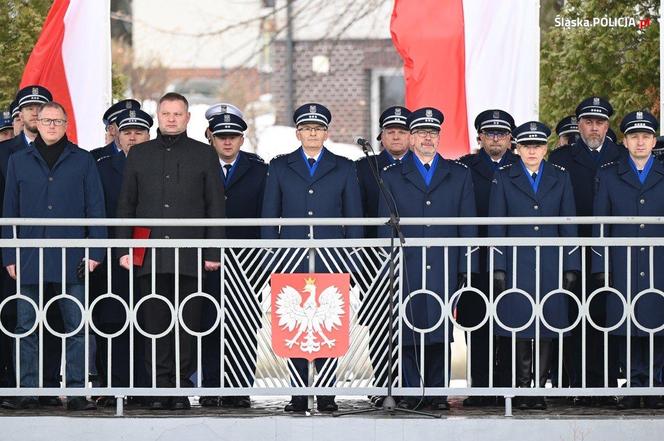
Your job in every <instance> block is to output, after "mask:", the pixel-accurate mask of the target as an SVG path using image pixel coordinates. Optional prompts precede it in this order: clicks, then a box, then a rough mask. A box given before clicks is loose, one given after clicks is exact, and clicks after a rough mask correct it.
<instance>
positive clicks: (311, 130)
mask: <svg viewBox="0 0 664 441" xmlns="http://www.w3.org/2000/svg"><path fill="white" fill-rule="evenodd" d="M297 131H298V132H300V133H302V132H309V133H315V134H319V133H323V132H327V128H326V127H323V126H316V127H298V129H297Z"/></svg>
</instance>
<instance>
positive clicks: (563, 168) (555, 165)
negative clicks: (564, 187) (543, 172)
mask: <svg viewBox="0 0 664 441" xmlns="http://www.w3.org/2000/svg"><path fill="white" fill-rule="evenodd" d="M551 165H553V166H554V167H556V168H558V169H560V170H562V171H567V170H565V167H563V166H562V165H558V164H554V163H553V162H552V163H551Z"/></svg>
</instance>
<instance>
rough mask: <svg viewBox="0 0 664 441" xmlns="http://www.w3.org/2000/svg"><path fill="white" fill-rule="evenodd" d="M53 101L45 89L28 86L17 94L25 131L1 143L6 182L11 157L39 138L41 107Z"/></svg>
mask: <svg viewBox="0 0 664 441" xmlns="http://www.w3.org/2000/svg"><path fill="white" fill-rule="evenodd" d="M52 100H53V96H52V95H51V92H49V91H48V89H46V88H45V87H42V86H38V85H32V86H26V87H24V88H22V89H21V90H19V91H18V93H17V94H16V102H17V104H18V109H19V115H20V117H21V120H22V121H23V126H24V127H23V131H21V132H20V133H16V135H15V136H14V137H13V138H12V139H9V140H7V141H4V142H1V143H0V172H2V179H3V181H4V179H5V177H6V176H7V162H8V161H9V156H10V155H11V154H12V153H14V152H16V151H18V150H21V149H23V148H24V147H27V146H28V144H30V143H31V142H33V141H34V140H35V138H36V137H37V133H39V132H38V129H37V113H38V112H39V106H40V105H41V104H44V103H47V102H49V101H52Z"/></svg>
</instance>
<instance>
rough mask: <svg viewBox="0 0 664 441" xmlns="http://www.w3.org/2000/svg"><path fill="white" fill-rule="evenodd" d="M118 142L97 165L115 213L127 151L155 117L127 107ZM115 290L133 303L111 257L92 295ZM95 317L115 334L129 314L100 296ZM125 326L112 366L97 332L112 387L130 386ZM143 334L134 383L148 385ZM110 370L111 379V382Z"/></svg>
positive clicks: (100, 365)
mask: <svg viewBox="0 0 664 441" xmlns="http://www.w3.org/2000/svg"><path fill="white" fill-rule="evenodd" d="M114 124H116V125H117V127H118V133H117V138H118V145H119V147H120V150H121V153H122V154H120V155H110V156H103V157H101V158H99V159H98V160H97V169H98V170H99V176H100V178H101V183H102V186H103V187H104V201H105V202H106V216H107V217H109V218H114V217H115V210H116V208H117V206H118V197H119V196H120V186H121V185H122V176H123V175H124V167H125V163H126V162H127V154H128V153H129V150H130V149H131V148H133V146H134V145H136V144H140V143H143V142H147V141H149V140H150V127H152V117H150V115H148V114H147V113H146V112H143V111H142V110H124V111H122V112H121V113H120V114H119V115H117V119H116V122H115V123H114ZM109 237H115V230H114V229H111V230H110V231H109ZM109 267H110V270H111V278H110V285H109V280H108V268H109ZM133 285H134V297H133V300H134V302H133V303H134V304H136V301H137V299H140V297H141V296H140V287H139V286H138V283H137V280H136V278H134V280H133ZM107 293H113V294H115V295H117V296H119V297H120V298H121V299H122V300H124V301H125V302H126V304H127V305H128V306H130V307H131V301H130V300H131V299H130V298H129V272H128V271H127V270H126V269H125V268H123V267H121V266H120V264H119V262H118V260H117V259H109V260H108V261H107V262H105V263H104V264H103V265H101V266H100V267H99V268H98V269H97V270H96V271H95V272H94V273H93V274H92V275H91V277H90V295H91V296H92V297H93V298H96V297H98V296H101V295H104V294H107ZM93 320H94V322H95V325H96V327H97V328H98V329H99V330H101V331H102V332H104V333H106V334H114V333H116V332H118V330H119V329H121V328H122V326H123V324H124V323H125V320H128V318H127V317H126V311H125V309H124V308H123V307H122V305H121V303H120V302H119V301H118V300H116V299H111V298H106V299H102V300H100V301H99V302H98V303H97V305H96V306H95V310H94V316H93ZM130 332H131V331H130V329H127V330H125V331H124V332H122V333H121V334H120V335H119V336H117V337H114V338H113V339H112V351H113V353H112V357H113V359H112V360H113V362H112V365H111V366H110V369H109V359H108V350H107V348H108V339H107V337H105V336H101V335H95V341H96V343H97V372H98V375H99V382H100V385H101V386H102V387H103V386H109V387H111V386H112V387H128V386H129V368H130V366H129V333H130ZM143 341H144V338H143V336H142V335H140V334H138V333H136V335H135V338H134V364H133V365H134V384H135V385H137V386H147V378H146V373H145V364H144V359H143V352H142V351H143ZM109 371H110V382H109V375H108V374H109ZM97 405H99V406H102V407H104V406H114V405H115V397H111V396H102V397H99V399H97Z"/></svg>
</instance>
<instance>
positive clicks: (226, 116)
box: [224, 114, 231, 122]
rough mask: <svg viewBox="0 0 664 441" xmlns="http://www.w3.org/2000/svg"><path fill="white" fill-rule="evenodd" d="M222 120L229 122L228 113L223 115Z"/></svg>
mask: <svg viewBox="0 0 664 441" xmlns="http://www.w3.org/2000/svg"><path fill="white" fill-rule="evenodd" d="M224 122H231V116H230V115H228V114H226V115H224Z"/></svg>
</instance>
